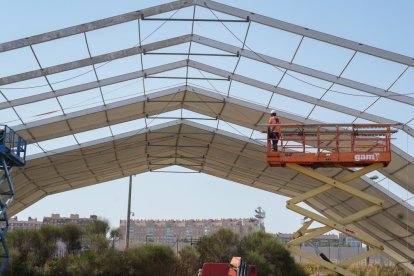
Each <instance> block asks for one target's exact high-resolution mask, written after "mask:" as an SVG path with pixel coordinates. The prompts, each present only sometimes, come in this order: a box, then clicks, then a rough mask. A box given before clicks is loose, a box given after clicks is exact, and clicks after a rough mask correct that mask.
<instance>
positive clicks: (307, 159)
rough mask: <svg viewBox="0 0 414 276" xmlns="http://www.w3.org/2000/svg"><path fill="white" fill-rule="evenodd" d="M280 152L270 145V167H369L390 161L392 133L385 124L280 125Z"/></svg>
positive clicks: (268, 159)
mask: <svg viewBox="0 0 414 276" xmlns="http://www.w3.org/2000/svg"><path fill="white" fill-rule="evenodd" d="M278 126H279V127H280V129H281V132H280V135H279V139H278V140H279V143H280V146H279V151H272V147H271V142H272V141H271V140H272V139H268V142H267V162H268V163H269V165H270V166H271V167H284V166H286V164H288V163H293V164H298V165H302V166H306V167H339V166H342V167H366V166H369V165H371V164H373V163H380V164H384V165H385V166H386V165H388V163H389V162H390V161H391V142H390V138H391V134H392V133H393V132H395V131H394V130H391V126H390V125H385V124H382V125H381V124H337V125H330V124H326V125H278Z"/></svg>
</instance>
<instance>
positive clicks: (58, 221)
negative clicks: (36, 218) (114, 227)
mask: <svg viewBox="0 0 414 276" xmlns="http://www.w3.org/2000/svg"><path fill="white" fill-rule="evenodd" d="M97 219H98V217H97V216H95V215H91V216H90V217H89V218H81V217H79V215H78V214H71V215H70V216H69V217H61V216H60V214H52V216H50V217H44V218H43V223H44V224H53V225H66V224H76V225H79V226H86V225H88V224H90V223H91V222H92V221H95V220H97Z"/></svg>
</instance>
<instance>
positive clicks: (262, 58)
mask: <svg viewBox="0 0 414 276" xmlns="http://www.w3.org/2000/svg"><path fill="white" fill-rule="evenodd" d="M192 40H193V41H194V42H196V43H199V44H201V45H204V46H208V47H212V48H215V49H218V50H221V51H224V52H228V53H233V54H240V56H242V57H245V58H248V59H252V60H256V61H259V62H262V63H265V64H269V65H272V66H276V67H280V68H284V69H287V70H290V71H294V72H297V73H301V74H304V75H307V76H310V77H313V78H318V79H321V80H324V81H328V82H332V83H336V84H340V85H343V86H346V87H350V88H353V89H356V90H360V91H364V92H367V93H369V94H372V95H376V96H379V97H384V98H387V99H390V100H394V101H399V102H402V103H406V104H409V105H414V98H412V97H409V96H405V95H402V94H398V93H395V92H391V91H385V90H384V89H381V88H378V87H374V86H371V85H367V84H364V83H361V82H357V81H353V80H350V79H346V78H338V77H337V76H335V75H332V74H328V73H325V72H322V71H319V70H316V69H312V68H309V67H305V66H301V65H298V64H295V63H290V62H288V61H284V60H281V59H278V58H274V57H271V56H268V55H264V54H260V53H256V52H252V51H249V50H246V49H241V48H238V47H236V46H233V45H230V44H226V43H223V42H220V41H216V40H212V39H210V38H206V37H203V36H199V35H193V38H192Z"/></svg>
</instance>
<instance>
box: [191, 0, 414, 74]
mask: <svg viewBox="0 0 414 276" xmlns="http://www.w3.org/2000/svg"><path fill="white" fill-rule="evenodd" d="M195 4H196V5H197V6H200V7H204V8H207V9H211V10H215V11H218V12H221V13H225V14H228V15H232V16H235V17H238V18H242V19H249V20H250V21H253V22H256V23H259V24H262V25H266V26H269V27H272V28H276V29H279V30H283V31H286V32H290V33H294V34H297V35H300V36H305V37H309V38H312V39H315V40H318V41H322V42H325V43H329V44H332V45H336V46H340V47H343V48H347V49H350V50H354V51H357V52H361V53H364V54H368V55H371V56H376V57H379V58H382V59H386V60H389V61H394V62H397V63H401V64H405V65H409V66H414V58H413V57H409V56H404V55H401V54H397V53H394V52H390V51H386V50H382V49H379V48H376V47H372V46H368V45H364V44H362V43H359V42H355V41H352V40H348V39H344V38H340V37H337V36H333V35H330V34H326V33H322V32H318V31H315V30H311V29H309V28H306V27H302V26H298V25H295V24H291V23H287V22H284V21H281V20H277V19H274V18H271V17H267V16H264V15H260V14H256V13H253V12H249V11H245V10H242V9H239V8H235V7H231V6H227V5H224V4H221V3H218V2H214V1H210V0H195Z"/></svg>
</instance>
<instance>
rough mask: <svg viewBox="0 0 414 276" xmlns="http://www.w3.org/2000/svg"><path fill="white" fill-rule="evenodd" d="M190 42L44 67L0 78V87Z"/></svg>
mask: <svg viewBox="0 0 414 276" xmlns="http://www.w3.org/2000/svg"><path fill="white" fill-rule="evenodd" d="M190 41H191V35H183V36H178V37H174V38H170V39H166V40H161V41H157V42H153V43H149V44H146V45H142V46H139V47H132V48H128V49H124V50H119V51H116V52H111V53H108V54H103V55H99V56H95V57H92V58H85V59H80V60H76V61H72V62H67V63H63V64H59V65H54V66H50V67H46V68H43V69H38V70H33V71H29V72H25V73H21V74H17V75H12V76H7V77H3V78H0V86H2V85H6V84H11V83H16V82H20V81H25V80H29V79H34V78H38V77H42V76H47V75H51V74H57V73H61V72H65V71H69V70H74V69H79V68H82V67H85V66H90V65H94V64H97V63H103V62H108V61H111V60H115V59H120V58H125V57H129V56H133V55H138V54H142V53H144V52H149V51H154V50H158V49H162V48H166V47H170V46H174V45H178V44H182V43H186V42H190Z"/></svg>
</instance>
